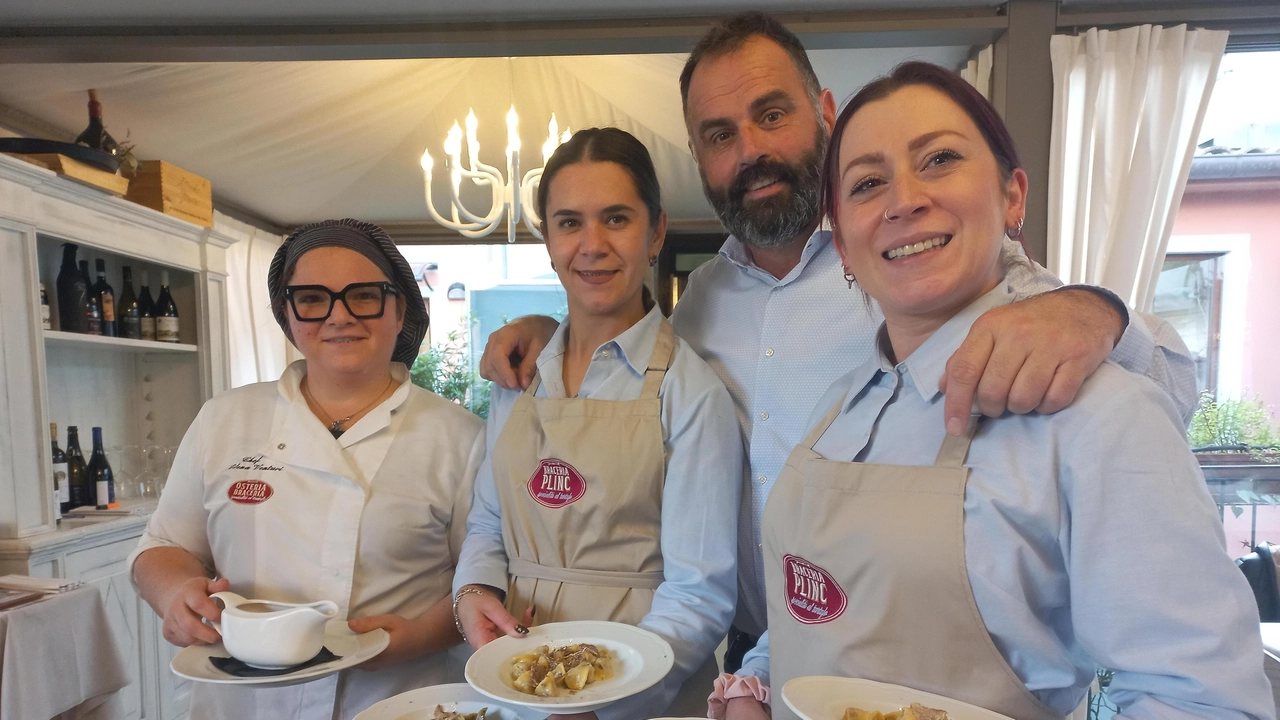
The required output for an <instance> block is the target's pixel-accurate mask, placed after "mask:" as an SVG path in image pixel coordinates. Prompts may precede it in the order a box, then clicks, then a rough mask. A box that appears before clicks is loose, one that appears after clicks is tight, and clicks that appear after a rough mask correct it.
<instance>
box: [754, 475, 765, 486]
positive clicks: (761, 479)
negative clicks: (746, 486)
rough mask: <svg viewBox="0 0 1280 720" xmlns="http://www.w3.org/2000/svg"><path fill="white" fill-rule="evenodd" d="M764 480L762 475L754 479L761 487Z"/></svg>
mask: <svg viewBox="0 0 1280 720" xmlns="http://www.w3.org/2000/svg"><path fill="white" fill-rule="evenodd" d="M764 480H765V478H764V476H763V475H761V476H760V477H758V478H756V481H757V482H759V483H760V484H761V485H763V484H764Z"/></svg>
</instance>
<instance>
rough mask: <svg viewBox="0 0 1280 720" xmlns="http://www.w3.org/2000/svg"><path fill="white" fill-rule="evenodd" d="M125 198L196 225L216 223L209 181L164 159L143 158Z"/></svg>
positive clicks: (207, 225) (208, 225)
mask: <svg viewBox="0 0 1280 720" xmlns="http://www.w3.org/2000/svg"><path fill="white" fill-rule="evenodd" d="M125 199H126V200H132V201H133V202H136V203H138V204H139V205H146V206H147V207H149V208H151V209H152V210H159V211H160V212H162V213H164V214H166V215H172V216H174V217H176V218H181V219H183V220H186V221H187V222H190V223H195V224H196V225H201V226H203V227H213V194H212V190H211V187H210V185H209V181H208V180H205V179H204V178H202V177H200V176H199V175H196V174H194V173H191V172H187V171H186V170H183V169H182V168H180V167H178V166H177V165H172V164H170V163H167V162H165V161H163V160H144V161H142V163H141V164H140V165H139V167H138V173H137V175H135V176H134V177H133V180H132V181H131V182H130V183H129V194H128V195H125Z"/></svg>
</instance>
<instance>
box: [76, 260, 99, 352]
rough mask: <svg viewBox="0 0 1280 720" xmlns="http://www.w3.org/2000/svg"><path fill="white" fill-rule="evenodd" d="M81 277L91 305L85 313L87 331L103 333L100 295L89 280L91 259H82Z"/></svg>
mask: <svg viewBox="0 0 1280 720" xmlns="http://www.w3.org/2000/svg"><path fill="white" fill-rule="evenodd" d="M80 279H81V280H83V281H84V286H85V288H86V290H85V292H86V295H87V298H88V302H89V306H88V310H87V312H85V314H84V318H85V320H84V321H85V330H84V331H85V332H87V333H89V334H90V335H101V334H102V305H101V304H100V303H99V302H98V297H97V296H96V295H94V294H93V283H91V282H89V261H88V260H81V261H80Z"/></svg>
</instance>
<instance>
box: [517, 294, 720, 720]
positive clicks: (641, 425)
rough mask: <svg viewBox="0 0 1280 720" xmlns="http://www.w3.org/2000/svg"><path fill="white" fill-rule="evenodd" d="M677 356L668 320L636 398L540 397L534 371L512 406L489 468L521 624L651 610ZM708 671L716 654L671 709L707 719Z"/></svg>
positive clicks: (626, 616) (630, 618)
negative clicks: (669, 390)
mask: <svg viewBox="0 0 1280 720" xmlns="http://www.w3.org/2000/svg"><path fill="white" fill-rule="evenodd" d="M674 349H675V337H674V336H673V335H672V332H671V325H670V324H669V323H668V322H667V321H666V320H665V319H664V320H663V321H662V326H661V329H660V330H659V331H658V339H657V342H656V343H655V344H654V348H653V355H652V356H651V357H650V359H649V367H648V369H647V371H646V372H645V376H644V388H643V390H641V391H640V398H639V399H637V400H592V399H590V398H538V397H534V393H535V392H537V389H538V385H539V384H540V382H541V378H540V377H539V376H536V375H535V376H534V379H533V382H531V383H530V384H529V389H528V390H527V391H526V392H525V393H524V394H522V395H521V396H520V397H519V398H518V399H517V400H516V402H515V405H514V406H513V408H512V410H511V416H510V417H509V418H508V419H507V422H506V425H505V426H504V427H503V429H502V432H501V433H500V434H499V435H498V440H497V442H496V443H495V444H494V449H493V459H492V466H493V478H494V484H495V486H496V487H497V491H498V500H499V502H500V503H501V505H502V539H503V544H504V545H505V547H506V551H507V559H508V573H509V574H510V576H511V582H510V586H509V587H508V588H507V609H508V610H509V611H510V612H511V614H512V615H515V616H516V617H517V618H519V617H523V615H524V611H525V609H526V608H528V607H529V606H530V605H532V606H533V607H535V608H537V613H538V614H537V618H536V621H537V622H538V623H551V622H558V621H562V620H612V621H614V622H622V623H627V624H630V625H637V624H639V622H640V620H641V619H643V618H644V616H645V615H646V614H648V612H649V608H650V606H651V605H652V603H653V594H654V591H655V590H657V589H658V586H659V585H661V584H662V581H663V572H662V545H661V529H662V489H663V484H664V481H665V477H666V449H665V447H664V443H663V431H662V401H661V400H660V399H659V397H658V391H659V390H660V389H661V387H662V380H663V377H665V375H666V372H667V367H668V366H669V365H670V362H671V355H672V351H673V350H674ZM715 675H716V667H715V658H714V657H713V658H711V659H710V660H709V663H708V664H704V666H703V667H702V668H701V669H699V670H698V671H696V672H695V673H694V674H693V676H691V677H690V678H689V680H687V681H686V682H685V686H684V688H682V690H681V692H680V695H679V696H678V697H677V698H676V701H675V703H673V705H672V706H671V708H670V709H671V711H673V712H674V711H676V710H677V709H678V708H680V707H682V705H683V706H687V707H688V708H692V709H693V710H694V714H696V715H702V714H703V713H705V712H706V696H707V692H708V688H710V687H711V683H712V681H713V680H714V678H715ZM686 695H688V697H686ZM654 710H655V711H661V710H663V708H654ZM681 712H685V711H684V710H681Z"/></svg>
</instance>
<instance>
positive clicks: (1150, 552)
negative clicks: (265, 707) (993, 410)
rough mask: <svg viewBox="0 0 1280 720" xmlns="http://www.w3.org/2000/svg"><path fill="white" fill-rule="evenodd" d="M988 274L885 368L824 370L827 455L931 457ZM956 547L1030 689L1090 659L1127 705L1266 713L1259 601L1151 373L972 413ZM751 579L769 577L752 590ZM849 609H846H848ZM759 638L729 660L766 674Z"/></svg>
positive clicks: (1081, 670)
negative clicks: (952, 370) (945, 391)
mask: <svg viewBox="0 0 1280 720" xmlns="http://www.w3.org/2000/svg"><path fill="white" fill-rule="evenodd" d="M1014 299H1015V295H1014V292H1013V290H1012V289H1011V288H1009V287H1008V286H1006V285H1004V284H1002V285H1000V286H997V287H996V288H995V289H994V290H992V291H991V292H989V293H987V294H986V295H984V296H982V297H981V298H979V299H977V300H976V301H974V302H973V303H972V304H970V305H969V306H968V307H967V308H965V309H964V310H963V311H961V312H960V313H959V314H957V315H956V316H955V317H953V318H952V319H951V320H950V321H948V322H947V323H946V324H945V325H943V327H942V328H940V329H939V330H938V331H937V332H936V333H934V335H933V336H932V337H930V338H929V339H928V340H927V341H926V342H925V343H924V344H923V345H921V346H920V348H919V349H917V350H916V351H915V352H914V353H912V354H911V356H910V357H908V358H907V359H906V360H905V361H903V362H900V363H898V364H897V365H896V366H895V365H894V364H893V363H891V362H889V360H888V359H887V358H886V356H885V353H884V352H883V351H880V352H877V353H876V354H875V356H874V357H873V358H871V359H870V360H869V361H867V362H866V363H864V364H863V365H861V366H860V367H858V368H857V369H856V370H854V371H853V372H850V373H849V374H847V375H845V376H844V377H843V378H841V379H840V380H838V381H836V383H834V384H833V385H832V386H831V388H830V389H829V390H828V391H827V393H826V394H825V395H824V397H823V399H822V401H821V402H820V403H819V404H818V406H817V408H815V410H814V412H813V414H812V415H811V417H810V420H809V427H811V428H812V427H813V426H814V425H815V424H816V423H817V422H818V421H819V420H820V419H821V418H822V417H823V416H825V414H826V413H827V411H828V410H830V409H831V408H832V407H833V406H835V405H836V404H837V403H839V404H840V405H841V407H842V410H841V413H840V415H839V416H837V418H836V419H835V421H834V422H833V423H832V424H831V426H830V427H829V428H828V429H827V431H826V432H825V434H823V436H822V437H821V439H819V441H818V443H817V444H816V445H815V446H814V450H815V451H816V452H817V453H818V454H820V455H822V456H823V457H826V458H828V459H831V460H838V461H843V462H851V461H859V462H872V463H886V464H897V465H930V464H932V463H933V460H934V456H935V455H936V453H937V451H938V447H939V446H940V445H941V443H942V439H943V435H944V432H945V431H944V430H943V426H942V412H943V396H942V394H941V393H939V392H938V391H937V387H938V380H939V378H940V377H941V376H942V374H943V372H944V370H945V367H946V362H947V359H948V358H949V357H950V356H951V354H952V353H953V352H954V351H955V349H956V348H957V347H959V345H960V343H961V342H962V341H963V340H964V337H965V336H966V334H967V333H968V331H969V327H970V326H971V325H972V324H973V322H974V320H976V319H977V317H978V316H979V315H980V314H982V313H983V312H985V311H986V310H988V309H990V308H993V307H997V306H1000V305H1004V304H1007V303H1009V302H1012V301H1013V300H1014ZM966 465H967V466H968V467H969V468H970V470H971V472H970V475H969V482H968V486H967V488H966V492H965V526H964V536H965V548H966V553H965V560H966V566H967V567H968V571H969V581H970V585H971V586H972V588H973V595H974V598H975V600H976V601H977V604H978V610H979V612H980V613H981V615H982V620H983V622H984V623H985V624H986V627H987V630H988V632H989V633H990V634H991V637H992V639H993V640H994V641H995V644H996V647H997V648H999V650H1000V652H1001V654H1002V655H1003V656H1004V658H1005V660H1007V661H1008V662H1009V664H1010V666H1012V668H1013V670H1014V672H1016V673H1017V674H1018V677H1019V678H1021V679H1022V680H1023V682H1025V683H1026V685H1027V687H1028V689H1030V690H1031V691H1032V692H1033V693H1034V694H1035V695H1036V697H1038V698H1039V699H1040V700H1041V701H1042V702H1044V703H1045V704H1046V705H1048V706H1049V707H1051V708H1054V709H1055V710H1058V711H1059V712H1062V713H1063V714H1066V713H1069V712H1071V711H1072V710H1073V709H1074V708H1075V707H1076V706H1077V705H1078V704H1079V703H1080V701H1081V700H1082V699H1083V698H1084V695H1085V692H1086V691H1087V688H1088V686H1089V684H1090V682H1091V681H1092V679H1093V676H1094V668H1095V664H1096V665H1100V666H1102V667H1106V668H1111V669H1113V670H1115V677H1114V680H1113V681H1112V683H1111V689H1110V698H1111V699H1112V700H1113V701H1114V702H1115V703H1116V704H1117V705H1119V707H1120V708H1121V709H1122V711H1123V715H1124V716H1125V717H1129V718H1152V719H1154V718H1161V719H1162V720H1168V719H1169V718H1184V717H1185V718H1191V717H1197V718H1245V717H1255V718H1273V717H1275V707H1274V702H1273V700H1272V697H1271V687H1270V684H1269V683H1268V681H1267V678H1266V676H1265V675H1264V674H1263V670H1262V645H1261V639H1260V637H1259V630H1258V611H1257V606H1256V604H1255V602H1254V599H1253V594H1252V592H1251V591H1250V589H1249V586H1248V584H1247V582H1246V581H1245V579H1244V576H1243V575H1242V574H1241V572H1240V571H1239V570H1238V569H1236V567H1235V565H1234V564H1233V563H1232V561H1231V559H1230V558H1229V557H1228V555H1227V551H1226V543H1225V540H1224V538H1223V531H1222V521H1221V519H1220V517H1219V515H1218V512H1217V509H1216V507H1215V506H1214V504H1213V500H1212V499H1211V498H1210V496H1209V492H1208V490H1207V488H1206V487H1205V483H1204V476H1203V475H1202V474H1201V472H1200V468H1199V466H1198V465H1197V463H1196V460H1195V457H1194V456H1193V455H1192V454H1191V451H1190V449H1189V448H1188V446H1187V441H1186V437H1185V435H1184V433H1183V424H1182V418H1181V417H1180V415H1179V413H1178V411H1177V409H1176V408H1175V407H1174V405H1173V403H1172V401H1171V400H1170V398H1169V397H1168V396H1167V395H1166V394H1165V393H1164V392H1162V391H1161V390H1160V389H1159V388H1158V387H1157V386H1156V384H1155V383H1154V382H1152V381H1151V380H1149V379H1147V378H1145V377H1140V376H1137V375H1134V374H1132V373H1128V372H1125V371H1124V370H1122V369H1121V368H1120V367H1118V366H1116V365H1112V364H1110V363H1105V364H1103V366H1102V367H1100V368H1099V369H1098V371H1097V372H1096V373H1094V375H1093V376H1092V377H1090V378H1089V379H1088V380H1087V381H1086V382H1085V384H1084V386H1083V387H1082V388H1081V391H1080V394H1079V396H1078V397H1077V398H1076V401H1075V402H1074V403H1073V404H1072V405H1071V406H1070V407H1068V408H1067V409H1066V410H1063V411H1062V412H1059V413H1057V414H1055V415H1049V416H1045V415H1038V414H1033V415H1012V414H1006V415H1005V416H1004V417H1001V418H997V419H987V420H986V421H984V423H983V424H982V425H981V426H980V427H979V430H978V435H977V436H976V437H975V439H974V441H973V445H972V447H971V448H970V450H969V458H968V462H967V463H966ZM768 592H776V589H775V588H768ZM850 611H851V612H857V608H850ZM768 672H769V667H768V640H767V634H766V637H765V639H764V640H763V641H762V642H761V644H760V646H759V647H757V648H756V650H755V651H753V652H752V653H749V654H748V656H747V658H746V661H745V665H744V669H743V670H742V671H741V673H740V674H743V675H751V674H754V675H759V676H761V677H763V678H766V679H767V677H768Z"/></svg>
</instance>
